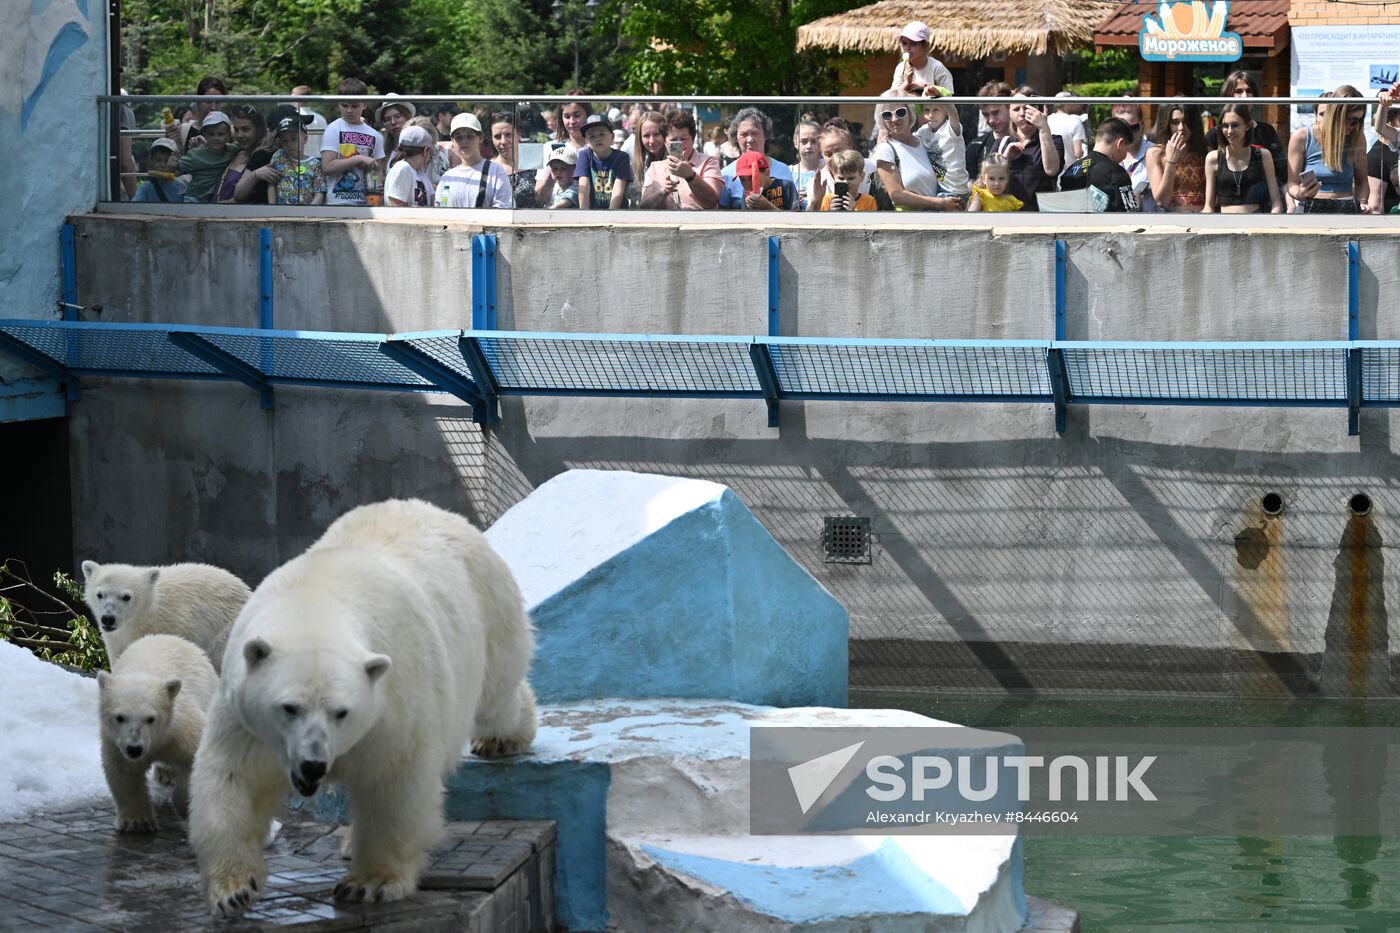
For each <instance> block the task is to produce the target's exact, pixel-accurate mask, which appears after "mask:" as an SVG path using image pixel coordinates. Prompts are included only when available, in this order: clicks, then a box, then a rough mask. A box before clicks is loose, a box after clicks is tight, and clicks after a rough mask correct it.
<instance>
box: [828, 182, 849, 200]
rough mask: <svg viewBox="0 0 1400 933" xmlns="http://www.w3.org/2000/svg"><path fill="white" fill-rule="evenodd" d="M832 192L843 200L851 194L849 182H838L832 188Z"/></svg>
mask: <svg viewBox="0 0 1400 933" xmlns="http://www.w3.org/2000/svg"><path fill="white" fill-rule="evenodd" d="M832 190H833V191H834V192H835V193H836V196H837V197H838V198H844V197H845V196H846V195H848V194H850V193H851V186H850V183H849V182H844V181H838V182H837V183H836V184H835V185H833V186H832Z"/></svg>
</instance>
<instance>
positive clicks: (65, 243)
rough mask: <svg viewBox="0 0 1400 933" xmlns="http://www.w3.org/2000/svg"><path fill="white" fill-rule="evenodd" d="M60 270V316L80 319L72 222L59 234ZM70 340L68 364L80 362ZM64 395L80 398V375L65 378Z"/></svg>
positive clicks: (76, 261)
mask: <svg viewBox="0 0 1400 933" xmlns="http://www.w3.org/2000/svg"><path fill="white" fill-rule="evenodd" d="M58 259H59V271H60V273H61V274H62V276H63V307H62V308H61V309H60V312H61V314H60V316H61V317H62V318H63V319H64V320H65V321H76V320H77V319H78V239H77V231H76V230H75V229H74V228H73V225H72V224H64V225H63V226H62V228H60V230H59V234H58ZM75 339H76V337H75V338H73V339H70V340H69V341H68V365H69V366H76V365H77V363H78V357H77V347H76V346H75V345H74V340H75ZM63 393H64V397H65V398H66V399H67V400H68V401H70V402H76V401H77V400H78V394H79V393H78V377H77V376H73V375H69V376H66V377H64V379H63Z"/></svg>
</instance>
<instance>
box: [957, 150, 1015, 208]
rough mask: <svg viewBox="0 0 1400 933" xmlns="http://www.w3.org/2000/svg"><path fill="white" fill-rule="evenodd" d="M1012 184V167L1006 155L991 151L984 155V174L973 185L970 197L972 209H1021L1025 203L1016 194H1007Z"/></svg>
mask: <svg viewBox="0 0 1400 933" xmlns="http://www.w3.org/2000/svg"><path fill="white" fill-rule="evenodd" d="M1010 185H1011V167H1010V166H1009V165H1008V164H1007V162H1006V156H1004V155H1002V154H1001V153H999V152H989V153H987V154H986V155H985V156H983V157H982V174H981V175H980V176H979V177H978V179H977V181H976V182H975V183H974V184H973V186H972V197H971V198H969V199H968V202H967V209H968V210H970V211H998V212H1001V211H1019V210H1020V209H1021V208H1022V207H1024V206H1025V204H1024V203H1023V202H1022V201H1021V199H1020V198H1018V197H1016V196H1015V195H1014V194H1007V193H1006V189H1007V188H1008V187H1010Z"/></svg>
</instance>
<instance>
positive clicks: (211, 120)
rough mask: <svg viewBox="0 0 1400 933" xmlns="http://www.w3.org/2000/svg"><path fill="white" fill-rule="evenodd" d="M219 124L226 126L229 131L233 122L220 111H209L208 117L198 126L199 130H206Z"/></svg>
mask: <svg viewBox="0 0 1400 933" xmlns="http://www.w3.org/2000/svg"><path fill="white" fill-rule="evenodd" d="M220 123H222V124H223V125H224V126H227V127H228V128H229V129H232V128H233V121H232V120H230V119H229V118H228V114H226V113H224V112H223V111H222V110H211V111H209V113H208V115H207V116H205V118H204V121H203V122H202V123H200V124H199V128H200V129H202V130H207V129H209V127H211V126H215V125H217V124H220Z"/></svg>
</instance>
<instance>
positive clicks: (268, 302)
mask: <svg viewBox="0 0 1400 933" xmlns="http://www.w3.org/2000/svg"><path fill="white" fill-rule="evenodd" d="M258 326H259V327H261V328H262V329H263V330H272V328H273V317H272V228H271V227H263V228H262V229H261V230H259V231H258Z"/></svg>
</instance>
